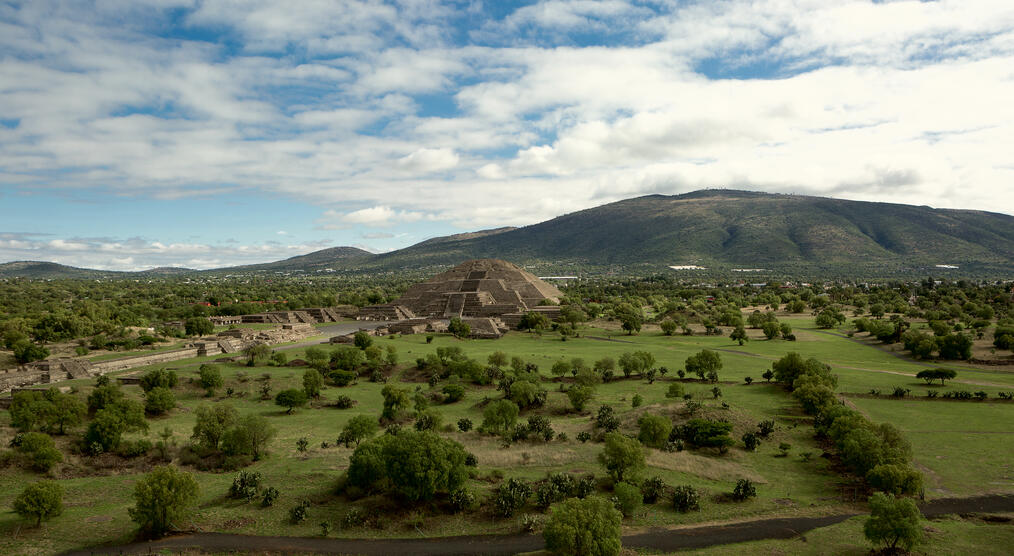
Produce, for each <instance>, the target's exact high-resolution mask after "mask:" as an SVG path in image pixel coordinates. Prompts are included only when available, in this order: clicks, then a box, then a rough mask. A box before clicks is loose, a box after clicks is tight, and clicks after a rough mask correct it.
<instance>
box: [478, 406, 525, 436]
mask: <svg viewBox="0 0 1014 556" xmlns="http://www.w3.org/2000/svg"><path fill="white" fill-rule="evenodd" d="M517 419H518V406H517V404H515V403H514V402H512V401H510V400H498V401H495V402H493V403H491V404H489V405H487V406H486V409H484V410H483V412H482V430H483V431H485V432H488V433H492V434H504V433H506V432H507V431H509V430H511V429H512V428H513V427H514V423H516V422H517Z"/></svg>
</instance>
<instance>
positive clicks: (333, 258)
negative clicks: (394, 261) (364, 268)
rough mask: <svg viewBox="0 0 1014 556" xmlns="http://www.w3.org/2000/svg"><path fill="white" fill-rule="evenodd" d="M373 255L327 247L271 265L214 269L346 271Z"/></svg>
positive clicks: (344, 248)
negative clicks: (327, 269) (330, 269)
mask: <svg viewBox="0 0 1014 556" xmlns="http://www.w3.org/2000/svg"><path fill="white" fill-rule="evenodd" d="M375 256H376V255H374V254H373V253H370V252H369V251H366V250H364V249H359V248H358V247H329V248H327V249H321V250H320V251H314V252H312V253H307V254H306V255H297V256H295V257H289V258H288V259H285V260H282V261H276V262H273V263H263V264H252V265H244V266H234V267H228V268H222V269H216V270H217V271H224V270H228V271H230V272H231V271H250V270H263V271H279V272H280V271H293V270H323V269H326V268H332V267H333V268H334V269H336V270H339V269H347V268H350V267H355V263H356V262H357V261H365V260H369V259H371V258H373V257H375Z"/></svg>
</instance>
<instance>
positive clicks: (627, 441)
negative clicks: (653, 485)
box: [599, 432, 645, 483]
mask: <svg viewBox="0 0 1014 556" xmlns="http://www.w3.org/2000/svg"><path fill="white" fill-rule="evenodd" d="M599 462H601V463H602V465H603V466H604V467H605V468H606V471H607V472H608V473H609V476H610V477H612V478H613V481H615V482H617V483H619V482H623V481H624V480H627V481H636V479H637V477H638V475H639V474H640V473H641V471H642V470H643V469H644V465H645V464H644V449H643V448H642V447H641V444H640V443H639V442H638V441H637V440H634V439H633V438H627V437H626V436H623V435H622V434H620V433H618V432H610V433H606V442H605V446H604V447H603V450H602V453H601V454H599Z"/></svg>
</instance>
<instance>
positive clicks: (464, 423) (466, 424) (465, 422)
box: [458, 417, 472, 432]
mask: <svg viewBox="0 0 1014 556" xmlns="http://www.w3.org/2000/svg"><path fill="white" fill-rule="evenodd" d="M458 430H459V431H461V432H468V431H470V430H472V420H471V419H469V418H467V417H462V418H461V419H458Z"/></svg>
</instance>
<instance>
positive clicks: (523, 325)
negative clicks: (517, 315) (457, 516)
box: [518, 311, 549, 333]
mask: <svg viewBox="0 0 1014 556" xmlns="http://www.w3.org/2000/svg"><path fill="white" fill-rule="evenodd" d="M548 327H549V319H547V318H546V315H543V314H541V313H537V312H535V311H529V312H527V313H525V314H524V315H523V316H522V317H521V322H519V323H518V329H519V330H531V331H532V332H536V333H538V332H542V331H543V330H545V329H546V328H548Z"/></svg>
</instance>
